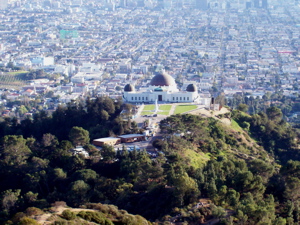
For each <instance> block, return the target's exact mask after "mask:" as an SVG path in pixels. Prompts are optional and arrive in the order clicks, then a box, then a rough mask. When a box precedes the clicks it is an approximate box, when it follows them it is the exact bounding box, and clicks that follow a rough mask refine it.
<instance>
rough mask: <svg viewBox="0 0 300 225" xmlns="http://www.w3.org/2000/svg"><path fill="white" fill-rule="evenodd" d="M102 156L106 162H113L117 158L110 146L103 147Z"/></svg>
mask: <svg viewBox="0 0 300 225" xmlns="http://www.w3.org/2000/svg"><path fill="white" fill-rule="evenodd" d="M101 156H102V157H103V160H104V161H111V160H113V159H114V158H115V157H116V151H115V149H114V148H113V147H112V146H110V145H103V146H102V149H101Z"/></svg>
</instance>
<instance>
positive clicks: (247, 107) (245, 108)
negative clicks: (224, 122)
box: [237, 103, 249, 112]
mask: <svg viewBox="0 0 300 225" xmlns="http://www.w3.org/2000/svg"><path fill="white" fill-rule="evenodd" d="M237 109H238V110H240V111H242V112H248V109H249V106H248V105H246V104H242V103H241V104H239V105H238V107H237Z"/></svg>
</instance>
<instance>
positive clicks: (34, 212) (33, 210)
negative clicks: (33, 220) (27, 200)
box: [25, 207, 44, 216]
mask: <svg viewBox="0 0 300 225" xmlns="http://www.w3.org/2000/svg"><path fill="white" fill-rule="evenodd" d="M25 213H26V215H27V216H37V215H41V214H43V213H44V212H43V211H42V210H40V209H39V208H36V207H29V208H27V209H26V211H25Z"/></svg>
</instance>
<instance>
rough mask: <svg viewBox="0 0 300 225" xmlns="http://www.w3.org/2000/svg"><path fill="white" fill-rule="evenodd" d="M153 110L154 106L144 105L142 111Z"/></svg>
mask: <svg viewBox="0 0 300 225" xmlns="http://www.w3.org/2000/svg"><path fill="white" fill-rule="evenodd" d="M154 109H155V105H145V106H144V109H143V111H151V110H154Z"/></svg>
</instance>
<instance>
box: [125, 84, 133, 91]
mask: <svg viewBox="0 0 300 225" xmlns="http://www.w3.org/2000/svg"><path fill="white" fill-rule="evenodd" d="M124 91H126V92H132V91H135V89H134V86H133V85H132V84H126V85H125V87H124Z"/></svg>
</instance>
